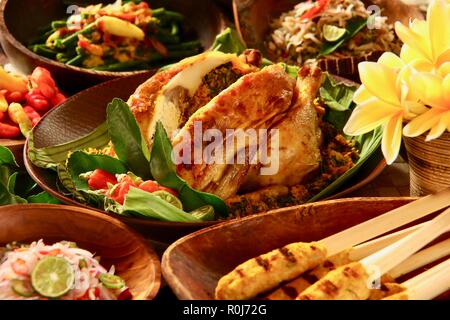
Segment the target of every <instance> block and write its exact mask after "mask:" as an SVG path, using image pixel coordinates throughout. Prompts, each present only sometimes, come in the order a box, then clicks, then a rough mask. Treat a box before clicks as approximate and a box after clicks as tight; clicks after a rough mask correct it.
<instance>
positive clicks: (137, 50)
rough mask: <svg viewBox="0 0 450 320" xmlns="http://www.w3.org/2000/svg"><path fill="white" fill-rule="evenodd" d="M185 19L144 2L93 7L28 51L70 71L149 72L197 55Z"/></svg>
mask: <svg viewBox="0 0 450 320" xmlns="http://www.w3.org/2000/svg"><path fill="white" fill-rule="evenodd" d="M184 23H185V18H184V17H183V15H181V14H180V13H178V12H174V11H169V10H166V9H164V8H158V9H151V8H150V7H149V5H148V3H147V2H145V1H123V2H122V5H118V4H117V3H116V4H112V5H102V4H99V5H90V6H87V7H83V8H80V10H79V13H78V14H75V15H72V16H70V17H69V18H68V19H62V20H55V21H52V22H51V24H50V25H49V26H48V27H46V28H44V29H43V30H42V35H41V36H40V37H39V38H38V39H36V41H34V42H33V43H32V44H31V45H30V46H29V48H30V50H32V51H33V52H35V53H36V54H39V55H41V56H44V57H46V58H49V59H53V60H56V61H58V62H61V63H64V64H66V65H70V66H76V67H83V68H88V69H93V70H97V71H130V70H145V69H148V68H150V67H151V66H154V65H161V64H162V63H164V62H168V61H176V60H179V59H182V58H185V57H188V56H192V55H195V54H197V53H199V52H200V51H201V49H202V46H201V43H200V41H198V40H196V39H192V37H191V35H190V34H188V33H187V32H186V31H185V30H184V28H183V24H184Z"/></svg>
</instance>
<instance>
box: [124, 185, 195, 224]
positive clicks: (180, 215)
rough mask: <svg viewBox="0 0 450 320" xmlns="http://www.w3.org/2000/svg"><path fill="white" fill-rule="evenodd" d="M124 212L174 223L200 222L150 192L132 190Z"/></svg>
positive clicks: (126, 199) (126, 200)
mask: <svg viewBox="0 0 450 320" xmlns="http://www.w3.org/2000/svg"><path fill="white" fill-rule="evenodd" d="M123 212H124V213H126V214H131V215H134V216H138V217H144V218H153V219H157V220H162V221H172V222H199V221H201V220H199V219H197V218H195V217H194V216H192V215H190V214H189V213H186V212H184V211H183V210H181V209H178V208H177V207H175V206H173V205H171V204H170V203H168V202H166V201H164V200H163V199H161V198H159V197H156V196H154V195H153V194H151V193H150V192H146V191H143V190H140V189H138V188H131V189H130V191H129V192H128V194H127V196H126V197H125V203H124V205H123Z"/></svg>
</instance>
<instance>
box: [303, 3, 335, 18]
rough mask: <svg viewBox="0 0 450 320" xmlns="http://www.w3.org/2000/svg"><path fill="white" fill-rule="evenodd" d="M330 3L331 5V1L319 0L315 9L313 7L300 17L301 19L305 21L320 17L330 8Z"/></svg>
mask: <svg viewBox="0 0 450 320" xmlns="http://www.w3.org/2000/svg"><path fill="white" fill-rule="evenodd" d="M329 3H330V0H317V1H316V3H315V4H314V7H312V8H311V9H309V10H308V11H307V12H305V13H304V14H303V15H302V16H301V17H300V19H302V20H303V19H312V18H314V16H316V15H318V14H319V13H321V12H322V11H323V10H325V8H326V7H327V6H328V4H329Z"/></svg>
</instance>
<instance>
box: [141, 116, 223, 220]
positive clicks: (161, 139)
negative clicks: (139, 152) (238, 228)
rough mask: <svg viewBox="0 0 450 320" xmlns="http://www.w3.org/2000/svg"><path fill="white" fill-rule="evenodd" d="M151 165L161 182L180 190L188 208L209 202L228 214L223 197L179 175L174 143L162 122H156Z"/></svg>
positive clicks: (182, 199) (180, 195)
mask: <svg viewBox="0 0 450 320" xmlns="http://www.w3.org/2000/svg"><path fill="white" fill-rule="evenodd" d="M150 167H151V171H152V175H153V177H154V178H155V179H156V181H157V182H158V183H159V184H161V185H162V186H164V187H167V188H171V189H174V190H176V191H177V192H178V194H179V198H180V200H181V202H182V203H183V206H184V208H185V209H186V210H188V211H193V210H195V209H198V208H201V207H203V206H205V205H208V204H209V205H211V206H213V207H214V210H215V212H216V213H217V214H219V215H220V216H222V217H227V216H228V209H227V206H226V205H225V202H224V201H223V200H222V199H220V198H219V197H217V196H215V195H212V194H209V193H205V192H200V191H197V190H194V189H192V188H191V187H190V186H189V185H188V184H187V183H186V181H184V180H183V179H181V178H180V177H179V176H178V175H177V173H176V168H175V165H174V163H173V161H172V144H171V142H170V140H169V138H168V137H167V133H166V130H165V129H164V126H163V125H162V123H161V122H158V123H157V124H156V131H155V137H154V141H153V148H152V153H151V161H150Z"/></svg>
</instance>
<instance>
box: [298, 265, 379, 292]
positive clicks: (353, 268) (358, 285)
mask: <svg viewBox="0 0 450 320" xmlns="http://www.w3.org/2000/svg"><path fill="white" fill-rule="evenodd" d="M368 279H369V275H368V274H367V272H366V269H365V267H364V266H363V265H362V264H361V263H359V262H353V263H350V264H347V265H345V266H342V267H339V268H337V269H336V270H333V271H331V272H329V273H328V274H327V275H326V276H325V277H324V278H322V279H320V280H319V281H317V282H316V283H315V284H313V285H312V286H310V287H309V288H308V289H306V290H305V291H303V292H302V293H301V294H300V295H299V296H298V297H297V300H367V299H368V298H369V297H370V292H371V289H370V288H369V286H368V285H367V282H368Z"/></svg>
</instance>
